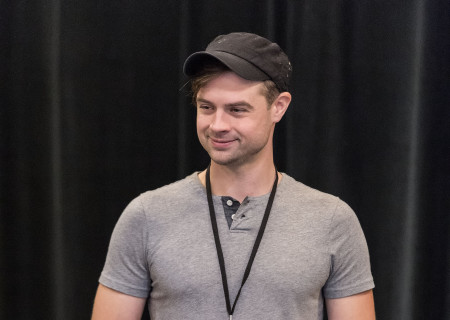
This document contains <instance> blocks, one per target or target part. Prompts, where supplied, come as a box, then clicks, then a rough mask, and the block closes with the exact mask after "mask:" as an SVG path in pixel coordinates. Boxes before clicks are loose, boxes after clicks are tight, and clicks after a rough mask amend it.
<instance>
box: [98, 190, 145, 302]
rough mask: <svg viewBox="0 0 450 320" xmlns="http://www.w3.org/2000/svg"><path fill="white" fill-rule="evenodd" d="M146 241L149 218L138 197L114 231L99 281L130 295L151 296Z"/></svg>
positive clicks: (129, 206) (123, 214)
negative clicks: (147, 220) (147, 219)
mask: <svg viewBox="0 0 450 320" xmlns="http://www.w3.org/2000/svg"><path fill="white" fill-rule="evenodd" d="M146 240H147V228H146V217H145V213H144V210H143V207H142V205H141V202H140V200H139V198H136V199H135V200H133V201H132V202H131V203H130V204H129V205H128V206H127V208H126V209H125V210H124V212H123V213H122V215H121V216H120V218H119V220H118V222H117V224H116V226H115V228H114V231H113V233H112V236H111V241H110V244H109V248H108V254H107V256H106V262H105V266H104V268H103V271H102V273H101V275H100V279H99V282H100V283H101V284H102V285H104V286H106V287H108V288H111V289H114V290H116V291H119V292H122V293H125V294H128V295H131V296H135V297H140V298H146V297H148V295H149V292H150V286H151V280H150V275H149V271H148V263H147V249H146Z"/></svg>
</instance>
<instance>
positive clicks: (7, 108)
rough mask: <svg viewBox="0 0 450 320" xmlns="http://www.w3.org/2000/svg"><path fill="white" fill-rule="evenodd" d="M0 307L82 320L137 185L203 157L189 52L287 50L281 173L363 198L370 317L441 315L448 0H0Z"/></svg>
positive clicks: (447, 169)
mask: <svg viewBox="0 0 450 320" xmlns="http://www.w3.org/2000/svg"><path fill="white" fill-rule="evenodd" d="M0 5H1V7H0V9H1V10H0V31H1V33H0V37H1V38H0V46H1V52H0V54H1V56H0V61H1V63H0V68H1V69H0V77H1V78H0V106H1V107H0V126H1V127H0V148H1V149H0V152H1V157H0V210H1V211H0V212H1V215H0V268H1V270H0V318H1V319H88V318H89V316H90V312H91V307H92V302H93V298H94V295H95V290H96V287H97V279H98V277H99V275H100V272H101V269H102V266H103V263H104V259H105V255H106V250H107V246H108V242H109V237H110V235H111V232H112V229H113V227H114V225H115V223H116V221H117V219H118V217H119V215H120V214H121V211H122V210H123V209H124V207H125V206H126V205H127V203H128V202H129V201H130V200H131V199H132V198H134V197H135V196H137V195H138V194H139V193H141V192H143V191H145V190H148V189H153V188H156V187H159V186H161V185H164V184H167V183H169V182H172V181H174V180H176V179H179V178H182V177H184V176H186V175H188V174H189V173H191V172H192V171H194V170H202V169H204V168H205V166H206V165H207V160H208V158H207V155H206V154H205V153H204V152H203V150H202V149H201V146H200V144H199V143H198V142H197V137H196V134H195V120H194V119H195V110H194V109H193V107H192V106H190V105H189V97H187V95H186V92H185V91H180V90H179V89H180V88H181V87H182V86H183V84H184V83H185V82H186V79H185V78H184V77H183V75H182V69H181V68H182V62H183V61H184V59H185V58H186V57H187V56H188V54H189V53H191V52H193V51H197V50H201V49H203V48H204V47H205V46H206V44H207V43H208V42H209V41H210V40H212V39H213V38H214V37H215V36H216V35H218V34H223V33H228V32H231V31H249V32H256V33H259V34H261V35H263V36H266V37H269V38H270V39H272V40H274V41H276V42H278V43H279V44H280V45H281V47H282V48H284V49H285V51H286V52H287V54H288V55H289V56H290V58H291V60H292V64H293V66H294V78H293V84H292V94H293V97H294V99H293V103H292V104H291V106H290V108H289V110H288V112H287V114H286V116H285V119H284V120H283V121H282V122H281V123H280V124H279V125H278V127H277V132H276V136H275V144H276V163H277V166H278V168H279V169H280V170H282V171H285V172H287V173H289V174H290V175H291V176H293V177H295V178H296V179H298V180H300V181H302V182H304V183H306V184H308V185H310V186H312V187H315V188H318V189H320V190H323V191H326V192H329V193H333V194H335V195H337V196H339V197H341V198H342V199H344V200H345V201H346V202H348V203H349V204H350V205H351V206H352V208H353V209H354V210H355V211H356V213H357V215H358V217H359V219H360V222H361V225H362V227H363V229H364V231H365V234H366V238H367V241H368V245H369V249H370V253H371V261H372V270H373V275H374V278H375V282H376V288H375V302H376V309H377V318H378V319H392V320H394V319H395V320H399V319H400V320H410V319H413V320H415V319H427V320H428V319H443V320H444V319H450V271H449V270H450V254H449V247H450V236H449V229H450V228H449V227H450V218H449V209H450V204H449V198H450V197H449V190H450V147H449V145H450V126H449V123H450V121H449V120H450V110H449V104H450V58H449V57H450V36H449V34H450V18H449V17H450V2H449V1H448V0H428V1H419V0H397V1H393V0H392V1H386V0H385V1H383V0H378V1H374V0H359V1H356V0H355V1H344V0H323V1H318V0H296V1H295V0H290V1H288V0H285V1H281V0H264V1H262V0H253V1H242V0H223V1H219V0H214V1H211V0H204V1H200V0H199V1H193V0H192V1H187V0H186V1H182V0H181V1H180V0H165V1H155V0H153V1H152V0H134V1H124V0H122V1H120V0H108V1H106V0H96V1H92V0H35V1H25V0H0Z"/></svg>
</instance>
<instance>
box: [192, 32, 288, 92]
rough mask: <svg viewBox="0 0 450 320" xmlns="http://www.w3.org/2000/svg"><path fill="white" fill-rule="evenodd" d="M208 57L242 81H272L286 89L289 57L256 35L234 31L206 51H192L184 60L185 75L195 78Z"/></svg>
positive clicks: (214, 41)
mask: <svg viewBox="0 0 450 320" xmlns="http://www.w3.org/2000/svg"><path fill="white" fill-rule="evenodd" d="M211 58H213V59H216V60H218V61H220V62H221V63H223V64H224V65H226V66H227V67H228V68H230V69H231V71H233V72H235V73H236V74H237V75H239V76H240V77H242V78H244V79H247V80H253V81H264V80H272V81H273V82H274V83H275V84H276V86H277V88H278V89H279V90H280V91H281V92H283V91H288V89H289V82H290V79H291V74H292V66H291V63H290V62H289V58H288V57H287V55H286V54H285V53H284V52H283V50H281V48H280V47H279V46H278V44H276V43H274V42H271V41H270V40H268V39H266V38H263V37H261V36H259V35H257V34H254V33H246V32H233V33H230V34H226V35H220V36H218V37H216V38H215V39H214V40H213V41H211V42H210V43H209V45H208V46H207V47H206V49H205V51H199V52H195V53H193V54H191V55H190V56H189V57H188V58H187V59H186V61H185V62H184V66H183V72H184V74H185V75H187V76H188V77H193V76H195V75H196V74H197V73H199V72H200V71H201V70H202V68H203V66H204V64H205V62H207V61H209V60H211Z"/></svg>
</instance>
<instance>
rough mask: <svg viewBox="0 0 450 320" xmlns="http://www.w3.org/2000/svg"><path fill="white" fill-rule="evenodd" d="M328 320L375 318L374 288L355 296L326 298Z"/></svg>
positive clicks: (369, 319)
mask: <svg viewBox="0 0 450 320" xmlns="http://www.w3.org/2000/svg"><path fill="white" fill-rule="evenodd" d="M326 305H327V314H328V320H375V305H374V302H373V292H372V290H369V291H365V292H362V293H359V294H355V295H353V296H349V297H345V298H339V299H326Z"/></svg>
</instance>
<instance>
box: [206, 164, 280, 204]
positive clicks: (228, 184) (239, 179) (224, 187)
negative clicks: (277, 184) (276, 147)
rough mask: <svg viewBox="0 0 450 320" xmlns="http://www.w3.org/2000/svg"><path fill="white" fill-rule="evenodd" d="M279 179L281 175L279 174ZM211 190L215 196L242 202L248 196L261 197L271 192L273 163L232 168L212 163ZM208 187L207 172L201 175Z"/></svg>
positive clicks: (273, 176)
mask: <svg viewBox="0 0 450 320" xmlns="http://www.w3.org/2000/svg"><path fill="white" fill-rule="evenodd" d="M278 175H279V176H278V179H279V180H280V179H281V175H280V174H278ZM210 176H211V190H212V193H213V194H214V195H222V196H230V197H233V198H234V199H236V200H238V201H239V202H242V201H243V200H244V199H245V198H246V197H247V196H254V197H255V196H261V195H264V194H267V193H269V192H270V190H271V189H272V186H273V182H274V179H275V165H274V164H273V162H268V163H263V164H260V165H257V166H255V165H253V166H240V167H239V168H230V167H228V166H222V165H219V164H217V163H215V162H214V161H211V167H210ZM199 178H200V181H201V182H202V184H203V185H206V182H205V181H206V171H203V172H201V173H200V174H199Z"/></svg>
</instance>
